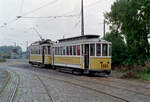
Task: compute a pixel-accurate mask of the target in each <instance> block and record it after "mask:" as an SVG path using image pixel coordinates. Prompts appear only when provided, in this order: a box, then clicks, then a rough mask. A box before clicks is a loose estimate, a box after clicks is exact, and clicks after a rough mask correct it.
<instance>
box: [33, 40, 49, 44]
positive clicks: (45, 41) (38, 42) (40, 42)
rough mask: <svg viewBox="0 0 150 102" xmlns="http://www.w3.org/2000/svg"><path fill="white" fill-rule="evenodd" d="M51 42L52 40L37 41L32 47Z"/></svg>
mask: <svg viewBox="0 0 150 102" xmlns="http://www.w3.org/2000/svg"><path fill="white" fill-rule="evenodd" d="M50 42H51V40H50V39H46V40H41V41H36V42H34V43H32V44H31V45H42V44H47V43H50Z"/></svg>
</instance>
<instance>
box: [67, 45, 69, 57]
mask: <svg viewBox="0 0 150 102" xmlns="http://www.w3.org/2000/svg"><path fill="white" fill-rule="evenodd" d="M67 55H69V46H67Z"/></svg>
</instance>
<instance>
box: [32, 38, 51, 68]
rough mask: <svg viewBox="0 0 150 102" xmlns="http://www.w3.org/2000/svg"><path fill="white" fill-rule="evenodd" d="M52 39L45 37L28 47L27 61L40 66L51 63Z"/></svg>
mask: <svg viewBox="0 0 150 102" xmlns="http://www.w3.org/2000/svg"><path fill="white" fill-rule="evenodd" d="M52 43H53V42H52V41H51V40H49V39H47V40H43V41H37V42H34V43H32V44H31V45H30V47H29V50H30V51H29V63H30V64H32V65H38V66H41V67H44V66H50V65H51V64H52V51H51V50H52Z"/></svg>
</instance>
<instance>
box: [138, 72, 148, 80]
mask: <svg viewBox="0 0 150 102" xmlns="http://www.w3.org/2000/svg"><path fill="white" fill-rule="evenodd" d="M138 75H139V76H140V78H141V79H142V80H146V81H150V73H138Z"/></svg>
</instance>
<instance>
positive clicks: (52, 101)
mask: <svg viewBox="0 0 150 102" xmlns="http://www.w3.org/2000/svg"><path fill="white" fill-rule="evenodd" d="M34 75H35V76H36V77H37V78H38V79H39V81H40V82H41V84H42V85H43V87H44V89H45V91H46V93H47V95H48V97H49V98H50V102H54V99H53V97H52V96H51V94H50V91H49V90H48V88H47V86H46V85H45V83H44V82H43V80H42V79H41V78H40V77H39V76H38V75H37V74H34Z"/></svg>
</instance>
